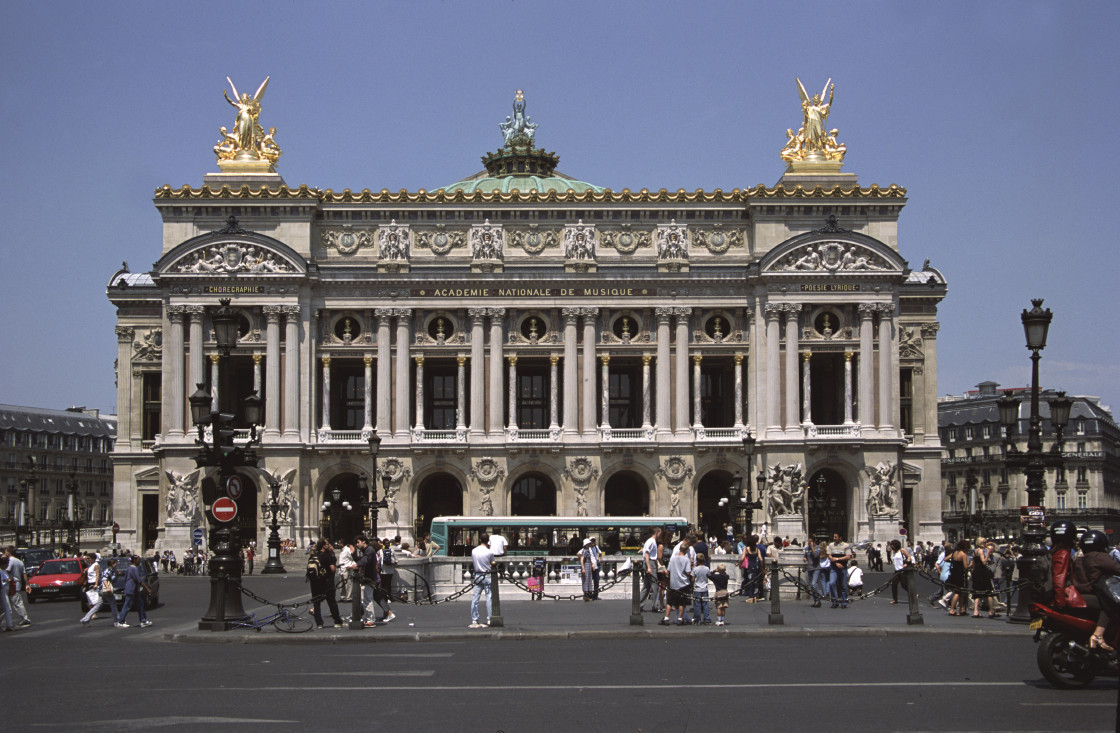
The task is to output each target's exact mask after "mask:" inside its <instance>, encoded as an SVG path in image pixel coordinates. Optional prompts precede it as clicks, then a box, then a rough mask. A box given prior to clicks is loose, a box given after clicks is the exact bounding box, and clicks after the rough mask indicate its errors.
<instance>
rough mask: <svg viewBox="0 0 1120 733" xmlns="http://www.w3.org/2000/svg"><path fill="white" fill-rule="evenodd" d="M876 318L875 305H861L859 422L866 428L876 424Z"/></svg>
mask: <svg viewBox="0 0 1120 733" xmlns="http://www.w3.org/2000/svg"><path fill="white" fill-rule="evenodd" d="M874 317H875V304H874V303H860V304H859V383H858V386H859V422H860V423H861V424H862V425H863V426H864V427H865V428H870V427H872V426H873V425H874V424H875V413H873V412H872V410H871V406H872V404H873V403H874V399H873V398H872V395H871V390H872V388H873V382H874V379H875V377H874V372H873V367H874V364H875V362H874V361H873V359H874V358H875V342H874V334H873V333H872V330H871V328H872V324H871V319H872V318H874Z"/></svg>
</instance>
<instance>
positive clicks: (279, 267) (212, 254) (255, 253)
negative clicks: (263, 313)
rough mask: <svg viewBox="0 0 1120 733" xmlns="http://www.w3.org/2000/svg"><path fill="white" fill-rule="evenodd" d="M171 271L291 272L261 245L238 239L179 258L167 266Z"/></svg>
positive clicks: (223, 272) (292, 270)
mask: <svg viewBox="0 0 1120 733" xmlns="http://www.w3.org/2000/svg"><path fill="white" fill-rule="evenodd" d="M169 271H170V272H183V273H208V274H209V273H216V274H234V273H250V274H254V275H264V274H269V273H290V272H294V269H293V268H292V265H291V264H289V263H288V262H286V261H284V260H283V259H278V258H277V255H276V254H275V253H273V252H270V251H268V250H266V249H264V248H263V247H258V246H256V245H252V244H241V243H239V242H228V243H226V244H217V245H213V246H210V247H203V248H201V249H197V250H195V251H194V252H191V253H189V254H187V255H184V256H183V257H181V258H180V259H179V260H178V261H177V262H175V263H173V264H172V265H171V267H170V268H169Z"/></svg>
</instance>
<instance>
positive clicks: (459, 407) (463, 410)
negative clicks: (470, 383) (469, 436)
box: [455, 356, 467, 430]
mask: <svg viewBox="0 0 1120 733" xmlns="http://www.w3.org/2000/svg"><path fill="white" fill-rule="evenodd" d="M455 362H456V365H457V366H458V371H457V372H456V373H455V429H456V430H462V429H464V428H466V427H467V423H466V419H467V357H465V356H459V357H456V358H455Z"/></svg>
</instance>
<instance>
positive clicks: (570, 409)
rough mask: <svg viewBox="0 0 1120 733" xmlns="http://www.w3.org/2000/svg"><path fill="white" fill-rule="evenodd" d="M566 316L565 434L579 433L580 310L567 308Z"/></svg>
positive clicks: (564, 314)
mask: <svg viewBox="0 0 1120 733" xmlns="http://www.w3.org/2000/svg"><path fill="white" fill-rule="evenodd" d="M562 313H563V316H564V432H565V433H567V434H569V435H574V434H576V433H578V432H579V410H578V407H577V405H578V404H579V385H578V384H577V383H576V380H577V379H578V376H577V375H578V369H577V367H578V364H577V363H576V320H577V319H578V318H579V308H565V309H564V310H563V311H562Z"/></svg>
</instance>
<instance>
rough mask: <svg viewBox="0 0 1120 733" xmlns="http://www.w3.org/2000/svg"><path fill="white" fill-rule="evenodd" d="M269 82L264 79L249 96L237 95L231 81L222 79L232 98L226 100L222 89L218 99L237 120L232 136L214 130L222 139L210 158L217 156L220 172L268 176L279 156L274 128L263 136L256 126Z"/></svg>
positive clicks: (223, 130)
mask: <svg viewBox="0 0 1120 733" xmlns="http://www.w3.org/2000/svg"><path fill="white" fill-rule="evenodd" d="M270 78H271V77H265V80H264V81H263V82H261V85H260V86H259V87H257V91H256V92H255V93H254V94H253V95H252V96H249V95H248V94H246V93H241V94H238V92H237V87H236V86H234V83H233V80H232V79H230V78H229V77H228V76H227V77H226V81H228V82H229V88H230V89H231V90H233V98H232V99H230V96H229V95H228V94H226V92H225V90H224V89H223V90H222V96H223V97H225V98H226V102H228V103H229V104H230V106H231V107H233V108H235V109H236V110H237V118H236V119H235V120H234V123H233V130H232V132H231V131H230V130H229V129H227V128H225V127H221V128H218V130H219V132H221V134H222V139H221V141H220V142H219V143H218V144H217V145H215V146H214V154H215V155H217V156H218V167H219V168H221V169H222V170H223V171H238V172H265V171H266V172H270V173H271V172H273V171H274V166H275V165H276V161H278V160H279V159H280V156H281V155H282V154H283V151H282V150H280V147H279V146H278V145H277V144H276V128H275V127H270V128H268V132H267V133H266V132H265V131H264V128H263V127H261V124H260V116H261V99H262V98H263V97H264V93H265V90H266V89H267V88H268V80H269V79H270Z"/></svg>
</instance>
